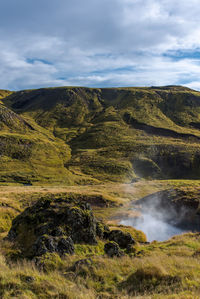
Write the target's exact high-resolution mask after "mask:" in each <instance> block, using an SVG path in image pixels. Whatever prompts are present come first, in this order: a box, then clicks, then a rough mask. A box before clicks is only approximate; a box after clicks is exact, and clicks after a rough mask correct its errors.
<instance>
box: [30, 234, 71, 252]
mask: <svg viewBox="0 0 200 299" xmlns="http://www.w3.org/2000/svg"><path fill="white" fill-rule="evenodd" d="M32 252H33V255H34V256H41V255H43V254H45V253H47V252H57V253H59V254H60V255H63V254H64V253H69V254H73V253H74V243H73V241H72V239H71V238H70V237H68V238H67V237H62V238H55V237H51V236H41V237H39V238H38V239H37V240H36V242H35V243H34V244H33V246H32Z"/></svg>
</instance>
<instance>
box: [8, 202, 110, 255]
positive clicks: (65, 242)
mask: <svg viewBox="0 0 200 299" xmlns="http://www.w3.org/2000/svg"><path fill="white" fill-rule="evenodd" d="M105 230H106V231H108V228H107V227H106V226H105V225H104V224H103V223H101V222H98V221H97V219H96V218H95V217H94V215H93V212H92V210H91V208H90V205H89V204H88V203H81V202H78V201H77V202H74V201H73V202H70V199H69V200H64V199H61V198H58V199H40V200H39V201H38V202H37V203H36V204H35V205H33V206H32V207H30V208H27V209H26V210H25V211H24V212H23V213H21V214H20V215H19V216H17V217H16V218H15V219H14V220H13V223H12V227H11V229H10V231H9V233H8V237H7V238H8V239H9V240H12V241H14V242H16V243H17V244H18V245H19V246H20V248H21V250H22V252H23V254H24V256H26V257H35V256H41V255H43V254H45V253H47V252H57V253H59V254H60V255H62V254H64V253H68V254H73V253H74V243H83V244H91V245H94V244H97V236H99V237H100V238H104V234H105Z"/></svg>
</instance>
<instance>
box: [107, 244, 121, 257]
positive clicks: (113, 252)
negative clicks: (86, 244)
mask: <svg viewBox="0 0 200 299" xmlns="http://www.w3.org/2000/svg"><path fill="white" fill-rule="evenodd" d="M104 251H105V253H106V254H107V255H108V256H109V257H114V256H117V257H120V256H122V255H123V252H122V251H121V250H120V248H119V245H118V244H117V243H116V242H108V243H106V244H105V246H104Z"/></svg>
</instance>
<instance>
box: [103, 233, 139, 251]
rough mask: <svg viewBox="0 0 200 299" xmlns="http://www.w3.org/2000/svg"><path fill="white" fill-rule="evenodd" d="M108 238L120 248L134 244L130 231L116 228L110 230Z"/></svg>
mask: <svg viewBox="0 0 200 299" xmlns="http://www.w3.org/2000/svg"><path fill="white" fill-rule="evenodd" d="M108 239H109V240H110V241H114V242H116V243H117V244H118V245H119V246H120V247H121V248H128V247H129V246H130V245H133V244H135V240H134V239H133V237H132V236H131V234H130V233H125V232H123V231H121V230H118V229H116V230H112V231H111V232H110V233H109V235H108Z"/></svg>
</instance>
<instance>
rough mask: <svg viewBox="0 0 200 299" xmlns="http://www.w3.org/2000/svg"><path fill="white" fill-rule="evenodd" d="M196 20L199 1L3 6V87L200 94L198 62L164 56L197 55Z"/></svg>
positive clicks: (78, 0)
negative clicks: (161, 88)
mask: <svg viewBox="0 0 200 299" xmlns="http://www.w3.org/2000/svg"><path fill="white" fill-rule="evenodd" d="M199 15H200V6H199V0H190V1H186V0H182V1H181V3H180V0H134V1H133V0H109V1H108V0H101V1H100V0H84V1H82V0H73V1H72V0H68V1H65V0H58V1H53V0H41V1H40V2H37V1H33V0H29V1H27V0H18V1H8V0H2V1H1V3H0V67H1V72H0V87H1V88H8V89H23V88H32V87H40V86H56V85H68V84H70V85H85V86H119V85H120V86H127V85H138V86H143V85H145V86H147V85H166V84H187V85H188V86H190V87H194V88H198V89H200V84H199V83H198V78H199V77H200V68H199V60H198V59H192V55H190V57H191V58H187V57H186V56H187V55H183V57H182V58H181V59H180V58H179V59H178V60H176V59H174V58H170V57H168V56H167V54H168V53H169V52H170V51H173V53H174V55H176V51H179V52H180V51H186V52H187V51H190V53H191V52H195V51H199V49H200V23H199ZM163 54H165V56H164V55H163Z"/></svg>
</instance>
